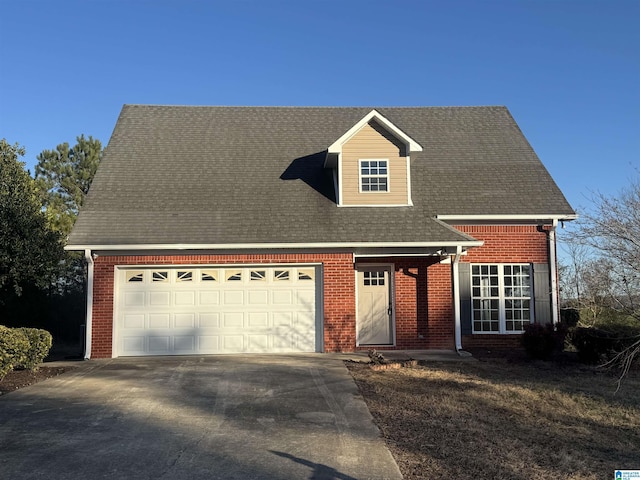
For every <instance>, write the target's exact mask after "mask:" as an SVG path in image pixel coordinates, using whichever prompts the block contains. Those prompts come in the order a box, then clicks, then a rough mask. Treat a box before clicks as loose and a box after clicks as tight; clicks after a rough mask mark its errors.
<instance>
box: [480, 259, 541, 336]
mask: <svg viewBox="0 0 640 480" xmlns="http://www.w3.org/2000/svg"><path fill="white" fill-rule="evenodd" d="M485 265H486V266H488V267H492V266H497V267H498V297H474V296H473V267H474V266H485ZM506 266H511V267H513V266H520V267H523V266H526V267H529V297H528V300H529V323H530V324H531V323H533V319H534V310H533V309H534V303H535V299H534V291H533V280H534V276H533V268H532V266H531V264H530V263H472V264H471V272H470V281H471V332H472V334H473V335H521V334H522V333H523V332H524V330H507V318H506V306H505V303H506V302H505V300H506V299H507V297H506V296H505V294H504V291H505V287H504V267H506ZM479 298H480V299H495V298H497V299H498V331H497V332H483V331H476V330H475V328H474V321H475V318H474V316H473V301H474V300H475V299H479ZM526 298H527V297H516V299H526Z"/></svg>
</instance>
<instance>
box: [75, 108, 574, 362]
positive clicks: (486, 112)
mask: <svg viewBox="0 0 640 480" xmlns="http://www.w3.org/2000/svg"><path fill="white" fill-rule="evenodd" d="M573 218H575V213H574V211H573V210H572V209H571V207H570V205H569V204H568V203H567V201H566V200H565V198H564V196H563V195H562V193H561V192H560V190H559V189H558V187H557V186H556V184H555V183H554V181H553V180H552V179H551V177H550V176H549V174H548V172H547V171H546V169H545V168H544V166H543V165H542V163H541V162H540V160H539V159H538V157H537V156H536V154H535V153H534V151H533V150H532V148H531V146H530V145H529V143H528V142H527V140H526V139H525V137H524V136H523V134H522V132H521V131H520V129H519V128H518V126H517V125H516V123H515V121H514V120H513V118H512V117H511V115H510V113H509V112H508V110H507V109H506V108H504V107H450V108H439V107H438V108H422V107H420V108H386V107H385V108H376V109H373V108H360V107H358V108H342V107H340V108H333V107H326V108H315V107H310V108H300V107H174V106H137V105H126V106H125V107H124V108H123V109H122V112H121V114H120V117H119V119H118V122H117V124H116V126H115V129H114V132H113V135H112V137H111V140H110V141H109V144H108V146H107V148H106V151H105V154H104V157H103V160H102V163H101V165H100V167H99V169H98V172H97V174H96V176H95V179H94V181H93V185H92V186H91V190H90V192H89V195H88V197H87V199H86V203H85V205H84V207H83V208H82V210H81V212H80V214H79V217H78V220H77V223H76V225H75V227H74V229H73V231H72V233H71V235H70V236H69V239H68V245H67V249H69V250H81V251H84V253H85V257H86V261H87V262H88V302H87V305H88V306H87V329H86V335H87V343H86V351H85V356H86V357H87V358H101V357H116V356H137V355H174V354H177V355H186V354H218V353H265V352H337V351H354V350H357V349H368V348H372V347H375V348H377V349H382V350H384V349H457V350H459V351H460V350H462V349H463V348H464V347H469V346H491V347H495V346H508V345H513V344H514V342H517V341H518V340H519V336H520V335H519V334H521V333H522V331H523V329H524V327H525V325H526V324H528V323H532V322H538V323H548V322H555V321H557V314H558V313H557V312H558V307H557V285H556V278H557V274H556V258H555V229H556V226H557V224H558V222H559V221H564V220H571V219H573Z"/></svg>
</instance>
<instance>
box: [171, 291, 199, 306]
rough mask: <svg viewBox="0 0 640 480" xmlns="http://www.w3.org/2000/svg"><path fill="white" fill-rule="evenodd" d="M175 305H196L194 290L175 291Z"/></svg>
mask: <svg viewBox="0 0 640 480" xmlns="http://www.w3.org/2000/svg"><path fill="white" fill-rule="evenodd" d="M175 304H176V305H191V306H195V305H196V292H176V293H175Z"/></svg>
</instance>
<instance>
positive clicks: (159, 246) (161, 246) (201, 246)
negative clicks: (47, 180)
mask: <svg viewBox="0 0 640 480" xmlns="http://www.w3.org/2000/svg"><path fill="white" fill-rule="evenodd" d="M483 244H484V242H482V241H480V240H468V241H462V242H455V241H454V242H380V243H374V242H352V243H349V242H336V243H218V244H208V243H175V244H172V243H153V244H128V245H126V244H125V245H122V244H114V245H100V244H98V245H67V246H66V247H64V249H65V250H85V251H86V250H88V249H89V250H243V249H247V250H254V249H265V250H270V249H272V250H282V249H301V248H304V249H312V248H318V249H321V248H322V249H324V248H413V247H424V248H429V247H459V246H460V247H480V246H482V245H483Z"/></svg>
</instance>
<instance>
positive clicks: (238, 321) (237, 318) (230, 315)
mask: <svg viewBox="0 0 640 480" xmlns="http://www.w3.org/2000/svg"><path fill="white" fill-rule="evenodd" d="M222 325H223V326H224V327H227V328H234V327H242V326H243V325H244V313H242V312H225V313H223V314H222Z"/></svg>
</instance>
